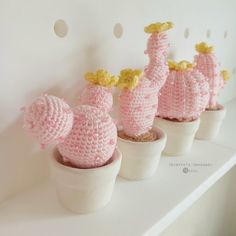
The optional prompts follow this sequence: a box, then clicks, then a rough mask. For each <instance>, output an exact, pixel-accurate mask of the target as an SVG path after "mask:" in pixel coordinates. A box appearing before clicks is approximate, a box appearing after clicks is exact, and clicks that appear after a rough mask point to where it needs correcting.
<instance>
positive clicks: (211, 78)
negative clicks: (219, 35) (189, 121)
mask: <svg viewBox="0 0 236 236" xmlns="http://www.w3.org/2000/svg"><path fill="white" fill-rule="evenodd" d="M196 50H197V51H198V52H199V54H198V55H196V56H195V57H194V61H195V63H196V69H198V70H199V71H200V72H201V73H202V74H203V75H204V76H205V77H206V79H207V80H208V83H209V88H210V98H209V104H208V107H210V108H212V107H215V106H216V105H217V97H218V95H219V91H220V89H221V88H222V87H223V86H224V80H223V78H222V76H221V74H220V65H219V63H218V61H217V58H216V56H215V54H214V52H213V47H210V46H208V45H207V44H206V43H204V42H202V43H200V44H197V45H196Z"/></svg>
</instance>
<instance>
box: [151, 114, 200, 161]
mask: <svg viewBox="0 0 236 236" xmlns="http://www.w3.org/2000/svg"><path fill="white" fill-rule="evenodd" d="M199 123H200V119H197V120H195V121H191V122H175V121H169V120H166V119H162V118H159V117H156V118H155V121H154V124H155V125H156V126H158V127H160V128H162V129H163V130H164V131H165V132H166V135H167V142H166V146H165V149H164V151H163V153H165V154H167V155H170V156H180V155H184V154H186V153H187V152H189V151H190V149H191V147H192V144H193V140H194V136H195V134H196V131H197V129H198V127H199Z"/></svg>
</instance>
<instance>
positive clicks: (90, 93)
mask: <svg viewBox="0 0 236 236" xmlns="http://www.w3.org/2000/svg"><path fill="white" fill-rule="evenodd" d="M85 79H86V80H88V81H89V82H90V83H89V84H88V85H87V86H86V87H85V88H84V90H83V92H82V94H81V97H80V104H86V105H90V106H95V107H97V108H99V109H101V110H103V111H105V112H109V111H111V109H112V105H113V96H112V87H113V86H114V85H115V84H116V83H117V81H118V78H117V77H116V76H112V75H111V74H110V73H108V72H107V71H105V70H98V71H97V72H96V73H95V74H93V73H91V72H88V73H86V74H85Z"/></svg>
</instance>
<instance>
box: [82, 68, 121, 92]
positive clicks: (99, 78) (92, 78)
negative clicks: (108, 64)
mask: <svg viewBox="0 0 236 236" xmlns="http://www.w3.org/2000/svg"><path fill="white" fill-rule="evenodd" d="M84 77H85V79H86V80H88V81H89V82H91V83H93V84H96V85H101V86H103V87H107V88H110V87H112V86H114V85H116V83H117V82H118V80H119V78H118V77H117V76H112V75H111V74H110V73H109V72H108V71H106V70H97V72H96V73H95V74H94V73H92V72H87V73H86V74H85V76H84Z"/></svg>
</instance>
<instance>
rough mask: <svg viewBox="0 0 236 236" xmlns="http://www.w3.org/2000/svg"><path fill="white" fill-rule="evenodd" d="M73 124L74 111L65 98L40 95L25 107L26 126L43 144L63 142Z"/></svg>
mask: <svg viewBox="0 0 236 236" xmlns="http://www.w3.org/2000/svg"><path fill="white" fill-rule="evenodd" d="M72 125H73V112H72V111H71V109H70V107H69V105H67V104H66V103H65V102H64V101H63V100H61V99H59V98H57V97H54V96H49V95H43V96H40V97H38V98H37V99H36V100H35V101H34V102H33V103H32V104H31V105H30V106H29V107H26V108H25V109H24V128H25V129H26V131H27V132H28V133H29V134H30V135H32V136H33V137H34V138H36V139H37V140H38V142H39V143H40V144H41V145H42V147H43V146H45V145H46V144H49V143H52V142H56V143H57V142H61V141H63V139H64V138H65V137H66V136H67V135H68V134H69V132H70V131H71V128H72Z"/></svg>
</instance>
